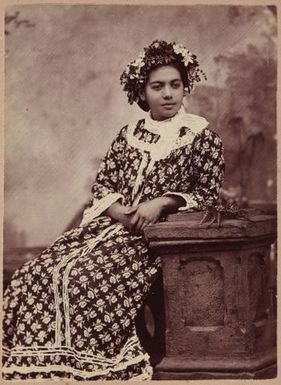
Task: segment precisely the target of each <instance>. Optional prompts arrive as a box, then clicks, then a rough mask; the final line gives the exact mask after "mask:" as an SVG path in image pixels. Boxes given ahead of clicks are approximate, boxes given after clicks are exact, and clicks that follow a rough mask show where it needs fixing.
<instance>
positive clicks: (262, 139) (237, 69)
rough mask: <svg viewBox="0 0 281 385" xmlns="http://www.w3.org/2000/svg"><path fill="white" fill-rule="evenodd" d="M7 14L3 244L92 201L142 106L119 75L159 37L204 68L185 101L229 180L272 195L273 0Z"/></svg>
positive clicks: (44, 231)
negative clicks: (217, 141)
mask: <svg viewBox="0 0 281 385" xmlns="http://www.w3.org/2000/svg"><path fill="white" fill-rule="evenodd" d="M5 21H6V23H5V24H6V37H5V52H6V63H5V66H6V67H5V68H6V69H5V81H6V96H5V218H4V221H5V250H9V249H13V248H24V247H39V246H40V247H41V246H45V245H49V244H50V243H51V242H52V241H53V240H54V239H55V238H56V237H58V236H59V235H60V234H61V233H62V232H63V231H64V230H65V229H66V228H67V227H68V226H69V224H70V223H71V222H72V221H73V218H74V217H75V216H77V213H79V211H80V210H81V208H82V207H83V206H84V205H85V204H86V203H88V201H89V200H90V198H91V193H90V189H91V184H92V181H93V180H94V177H95V174H96V171H97V168H98V165H99V162H100V160H101V158H102V157H103V155H104V154H105V152H106V150H107V148H108V146H109V145H110V143H111V141H112V140H113V138H114V137H115V135H116V134H117V132H118V131H119V130H120V128H121V127H122V126H124V125H125V124H127V123H128V121H129V120H130V119H131V118H132V117H136V116H138V114H141V111H140V110H138V107H137V106H129V105H128V104H127V100H126V95H125V93H123V91H122V89H121V86H120V82H119V77H120V74H121V72H122V71H123V69H124V67H125V66H126V64H127V63H128V62H129V61H131V60H132V59H134V58H135V57H136V56H137V55H138V53H139V51H141V50H142V48H143V47H144V46H146V45H148V44H149V43H150V42H151V41H152V40H154V39H165V40H168V41H177V42H180V43H183V44H184V45H185V46H186V47H188V48H189V49H190V50H191V51H192V52H194V53H195V54H196V55H197V57H198V60H199V63H200V65H201V67H202V69H203V70H204V71H205V73H206V74H207V77H208V80H207V81H202V82H201V83H199V84H198V85H197V86H196V88H195V90H194V92H193V93H192V94H191V95H190V96H188V97H187V100H186V105H187V108H188V111H189V112H191V113H194V114H198V115H203V116H204V117H206V118H207V119H208V121H209V122H210V127H211V128H212V129H213V130H214V131H216V132H218V133H219V135H220V136H221V137H222V139H223V141H224V146H225V157H226V181H225V184H224V188H225V189H227V190H228V191H232V192H233V193H234V194H236V195H237V196H239V197H242V198H243V199H244V201H246V200H249V201H250V200H252V201H257V200H260V201H266V202H272V201H274V200H275V198H276V61H277V54H276V41H277V40H276V39H277V37H276V26H277V16H276V9H275V7H267V6H190V5H189V6H163V5H162V6H134V5H129V6H128V5H127V6H125V5H28V6H27V5H26V6H17V7H10V8H7V10H6V18H5Z"/></svg>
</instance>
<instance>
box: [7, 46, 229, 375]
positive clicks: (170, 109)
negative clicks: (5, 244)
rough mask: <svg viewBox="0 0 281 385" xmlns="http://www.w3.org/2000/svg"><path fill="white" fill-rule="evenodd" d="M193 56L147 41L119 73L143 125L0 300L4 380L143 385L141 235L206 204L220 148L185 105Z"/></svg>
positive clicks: (108, 160) (146, 266)
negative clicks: (69, 224)
mask: <svg viewBox="0 0 281 385" xmlns="http://www.w3.org/2000/svg"><path fill="white" fill-rule="evenodd" d="M201 74H202V71H201V70H200V69H199V65H198V62H197V60H196V56H195V55H193V54H191V53H190V52H189V51H188V50H187V49H186V48H185V47H183V46H181V45H178V44H175V43H167V42H165V41H158V40H156V41H154V42H153V43H152V44H151V45H150V46H149V47H147V48H145V49H144V51H143V52H142V53H141V54H140V56H139V57H138V58H137V59H136V60H134V61H133V62H131V63H130V64H129V65H128V66H127V68H126V70H125V71H124V72H123V74H122V75H121V84H122V85H123V86H124V90H125V91H126V92H127V95H128V100H129V103H133V102H136V103H138V104H139V106H140V107H141V108H142V109H143V110H145V111H146V112H145V114H144V118H143V119H141V120H139V121H137V122H130V124H128V125H126V126H125V127H123V128H122V129H121V131H120V133H119V134H118V136H117V138H116V139H115V140H114V142H113V143H112V145H111V147H110V149H109V151H108V152H107V154H106V156H105V158H104V159H103V161H102V163H101V165H100V168H99V171H98V174H97V177H96V181H95V183H94V184H93V188H92V193H93V199H92V203H91V205H90V206H89V207H88V208H87V209H86V210H85V212H84V215H83V220H82V223H81V224H80V226H79V227H77V228H75V229H73V230H70V231H68V232H66V233H65V234H63V235H62V236H61V237H59V238H58V239H57V240H56V241H55V242H54V244H53V245H52V246H51V247H50V248H48V249H47V250H45V251H44V252H43V253H42V254H41V255H40V256H39V257H38V258H36V259H35V260H32V261H30V262H28V263H26V264H24V265H23V267H22V268H21V269H19V270H18V271H16V273H15V274H14V276H13V278H12V281H11V284H10V286H9V287H8V289H7V291H6V293H5V297H4V308H5V309H4V311H5V315H4V324H3V326H4V339H3V345H4V348H3V359H4V366H3V369H2V370H3V374H4V378H5V379H29V378H46V379H47V378H48V379H49V378H74V379H78V380H103V379H112V380H113V379H122V380H129V379H141V380H144V379H150V378H151V375H152V368H151V366H150V364H149V357H148V355H147V354H146V353H145V352H144V351H143V349H142V347H141V345H140V342H139V340H138V337H137V335H136V331H135V326H134V319H135V317H136V314H137V311H138V309H139V308H140V307H141V306H142V304H143V301H144V299H145V297H146V295H147V293H148V291H149V289H150V287H151V284H152V283H153V282H154V280H155V278H156V276H157V273H158V271H159V269H160V263H159V260H158V259H157V258H156V259H152V257H151V256H150V255H149V253H148V249H147V243H146V240H145V237H144V235H143V231H144V228H145V227H146V226H148V225H150V224H153V223H155V222H157V221H162V220H165V216H166V215H167V214H168V213H171V212H177V211H178V210H197V209H202V208H203V207H204V205H206V204H208V205H210V204H213V203H214V202H215V201H216V200H217V198H218V192H219V189H220V186H221V183H222V179H223V167H224V162H223V154H222V143H221V140H220V139H219V137H218V136H217V135H216V134H215V133H214V132H212V131H210V130H209V129H208V122H207V121H206V120H205V119H204V118H202V117H199V116H196V115H192V114H188V113H186V112H185V110H184V108H183V106H182V101H183V98H184V96H185V95H186V94H187V92H190V91H191V90H192V88H193V85H194V83H195V82H196V81H199V80H200V75H201Z"/></svg>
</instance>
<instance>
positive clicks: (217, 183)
mask: <svg viewBox="0 0 281 385" xmlns="http://www.w3.org/2000/svg"><path fill="white" fill-rule="evenodd" d="M192 168H193V178H192V179H193V181H192V190H191V191H190V192H188V193H185V192H182V191H178V192H167V193H166V194H164V196H165V195H167V196H180V197H182V199H184V201H185V204H184V205H183V206H181V207H179V211H183V210H191V209H197V210H202V209H203V208H204V207H206V206H212V205H214V204H215V203H216V202H217V200H218V197H219V191H220V188H221V185H222V182H223V179H224V171H225V165H224V156H223V144H222V141H221V139H220V138H219V136H218V135H217V134H216V133H214V132H212V131H210V130H209V129H205V130H204V131H203V132H202V133H201V134H199V135H197V137H196V138H195V139H194V142H193V146H192Z"/></svg>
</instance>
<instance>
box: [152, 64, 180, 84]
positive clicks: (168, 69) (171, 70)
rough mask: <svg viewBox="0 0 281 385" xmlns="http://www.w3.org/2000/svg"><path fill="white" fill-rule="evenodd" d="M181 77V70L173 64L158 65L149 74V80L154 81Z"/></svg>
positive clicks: (165, 80)
mask: <svg viewBox="0 0 281 385" xmlns="http://www.w3.org/2000/svg"><path fill="white" fill-rule="evenodd" d="M177 79H181V75H180V72H179V71H178V70H177V69H176V68H175V67H173V66H171V65H166V66H161V67H157V68H155V69H154V70H152V71H151V72H150V74H149V78H148V81H149V82H150V83H152V82H167V81H172V80H177Z"/></svg>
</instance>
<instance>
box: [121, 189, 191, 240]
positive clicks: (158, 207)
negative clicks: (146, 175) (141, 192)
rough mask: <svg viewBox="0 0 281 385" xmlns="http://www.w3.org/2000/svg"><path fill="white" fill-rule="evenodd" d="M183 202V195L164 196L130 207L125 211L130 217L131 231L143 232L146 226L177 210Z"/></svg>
mask: <svg viewBox="0 0 281 385" xmlns="http://www.w3.org/2000/svg"><path fill="white" fill-rule="evenodd" d="M183 204H184V202H183V199H182V198H181V197H178V196H164V197H159V198H155V199H152V200H150V201H147V202H142V203H140V204H138V205H137V206H133V207H130V208H129V209H128V210H126V211H125V214H126V215H128V216H129V217H130V221H129V226H130V230H131V232H132V233H135V234H141V233H143V230H144V228H145V227H146V226H148V225H152V224H153V223H156V222H157V221H158V220H159V219H160V217H161V216H162V215H163V214H169V213H172V212H175V211H177V209H178V207H180V206H181V205H183Z"/></svg>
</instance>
